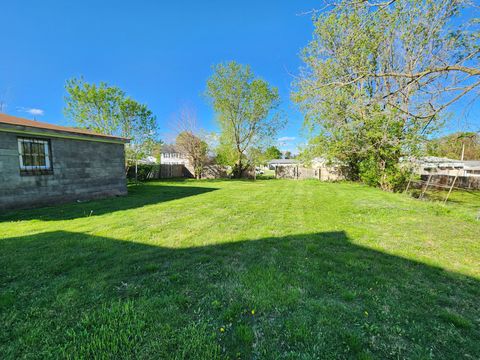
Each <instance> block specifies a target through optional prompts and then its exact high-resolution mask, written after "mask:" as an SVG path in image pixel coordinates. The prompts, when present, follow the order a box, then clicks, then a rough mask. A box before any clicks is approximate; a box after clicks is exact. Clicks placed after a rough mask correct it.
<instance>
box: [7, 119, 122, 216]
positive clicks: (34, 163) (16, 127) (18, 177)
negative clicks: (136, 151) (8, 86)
mask: <svg viewBox="0 0 480 360" xmlns="http://www.w3.org/2000/svg"><path fill="white" fill-rule="evenodd" d="M128 141H129V140H128V139H125V138H120V137H115V136H109V135H101V134H96V133H94V132H92V131H89V130H84V129H77V128H72V127H64V126H57V125H53V124H48V123H42V122H38V121H31V120H26V119H22V118H18V117H13V116H9V115H5V114H0V210H4V209H10V208H26V207H34V206H40V205H51V204H55V203H60V202H67V201H75V200H89V199H93V198H100V197H107V196H115V195H126V194H127V186H126V178H125V151H124V144H125V143H127V142H128Z"/></svg>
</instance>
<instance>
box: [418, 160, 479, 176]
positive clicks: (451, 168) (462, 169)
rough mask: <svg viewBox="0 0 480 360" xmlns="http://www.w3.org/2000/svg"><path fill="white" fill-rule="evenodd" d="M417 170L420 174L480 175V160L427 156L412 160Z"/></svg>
mask: <svg viewBox="0 0 480 360" xmlns="http://www.w3.org/2000/svg"><path fill="white" fill-rule="evenodd" d="M412 162H413V164H414V169H415V172H416V173H418V174H420V175H430V174H435V175H449V176H478V175H480V160H454V159H448V158H441V157H436V156H426V157H423V158H420V159H417V160H413V161H412Z"/></svg>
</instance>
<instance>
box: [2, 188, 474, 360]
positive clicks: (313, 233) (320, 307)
mask: <svg viewBox="0 0 480 360" xmlns="http://www.w3.org/2000/svg"><path fill="white" fill-rule="evenodd" d="M479 198H480V197H479V196H474V195H471V196H470V195H469V196H454V197H453V199H456V201H455V202H452V203H450V204H448V205H447V206H442V205H441V204H438V203H432V202H427V201H419V200H415V199H412V198H409V197H407V196H405V195H402V194H391V193H385V192H381V191H379V190H377V189H371V188H367V187H365V186H361V185H356V184H330V183H321V182H318V181H288V180H263V181H257V182H249V181H183V182H182V181H179V182H152V183H148V184H145V185H140V186H134V187H131V188H130V195H129V196H128V197H124V198H114V199H107V200H101V201H94V202H87V203H78V204H70V205H64V206H56V207H52V208H43V209H36V210H28V211H17V212H11V213H8V214H4V215H1V216H0V358H1V359H19V358H28V359H33V358H39V359H47V358H86V359H90V358H105V359H107V358H111V359H121V358H148V359H150V358H158V359H160V358H176V359H183V358H185V359H215V358H230V359H237V358H241V359H252V358H254V359H319V358H325V359H337V358H349V359H350V358H352V359H353V358H360V359H370V358H372V359H373V358H378V359H388V358H390V359H404V358H409V359H429V358H437V359H460V358H465V359H479V358H480V310H479V307H480V221H477V220H475V217H476V215H477V214H476V213H477V212H478V209H479V207H480V200H479ZM465 199H467V200H468V201H466V200H465Z"/></svg>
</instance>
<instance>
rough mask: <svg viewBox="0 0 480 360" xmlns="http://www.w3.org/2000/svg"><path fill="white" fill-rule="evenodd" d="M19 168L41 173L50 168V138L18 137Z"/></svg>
mask: <svg viewBox="0 0 480 360" xmlns="http://www.w3.org/2000/svg"><path fill="white" fill-rule="evenodd" d="M18 154H19V159H20V170H21V171H23V172H31V173H42V172H48V171H51V170H52V155H51V148H50V140H47V139H37V138H18Z"/></svg>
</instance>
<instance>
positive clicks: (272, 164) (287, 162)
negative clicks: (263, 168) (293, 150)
mask: <svg viewBox="0 0 480 360" xmlns="http://www.w3.org/2000/svg"><path fill="white" fill-rule="evenodd" d="M299 164H300V162H299V161H298V160H295V159H273V160H270V161H269V162H268V168H269V169H270V170H275V168H277V167H278V166H296V165H299Z"/></svg>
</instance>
